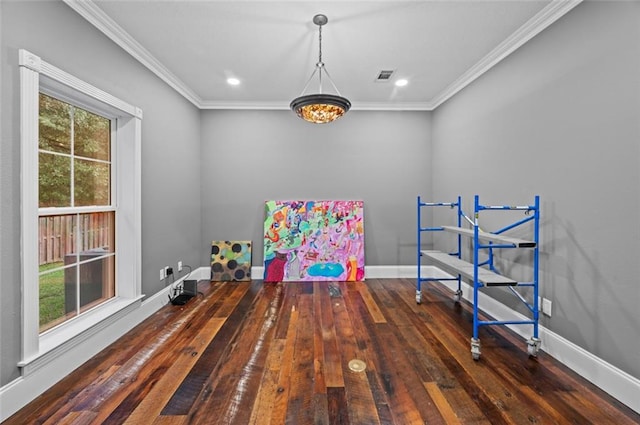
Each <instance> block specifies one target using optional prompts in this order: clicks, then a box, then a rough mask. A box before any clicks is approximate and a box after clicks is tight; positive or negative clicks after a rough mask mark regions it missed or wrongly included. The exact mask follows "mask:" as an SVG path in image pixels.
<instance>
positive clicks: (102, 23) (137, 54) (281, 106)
mask: <svg viewBox="0 0 640 425" xmlns="http://www.w3.org/2000/svg"><path fill="white" fill-rule="evenodd" d="M63 1H64V2H65V3H66V4H67V5H68V6H69V7H71V8H72V9H73V10H75V11H76V12H77V13H78V14H80V15H81V16H82V17H83V18H85V19H86V20H87V21H89V22H90V23H91V24H92V25H93V26H95V27H96V28H97V29H98V30H100V31H102V32H103V33H104V34H105V35H106V36H107V37H109V38H110V39H111V40H113V41H114V42H115V43H116V44H117V45H119V46H120V47H122V48H123V49H124V50H125V51H126V52H128V53H129V54H130V55H131V56H133V57H134V58H135V59H137V60H138V61H139V62H140V63H142V64H143V65H144V66H146V67H147V68H148V69H149V70H151V71H152V72H153V73H154V74H156V75H157V76H158V77H160V78H161V79H162V80H163V81H164V82H166V83H167V84H168V85H169V86H171V87H173V88H174V89H175V90H176V91H177V92H178V93H180V94H181V95H182V96H184V97H185V98H186V99H187V100H189V101H190V102H191V103H193V104H194V105H195V106H196V107H198V108H199V109H235V110H287V109H289V101H282V102H250V101H249V102H242V101H240V102H229V101H215V100H203V99H201V98H200V97H199V96H198V95H197V94H196V93H195V92H194V91H193V90H192V89H191V88H190V87H189V86H187V85H186V84H185V83H184V82H183V81H182V80H180V79H179V78H178V77H176V76H175V75H174V74H173V73H172V72H171V71H169V69H167V68H166V67H165V66H164V65H163V64H162V63H161V62H160V61H159V60H157V59H156V58H155V57H154V56H153V55H152V54H151V53H149V51H147V50H146V49H145V48H144V47H143V46H142V45H141V44H140V43H138V42H137V41H136V40H135V39H134V38H133V37H132V36H131V35H129V33H127V32H126V31H125V30H124V29H122V28H121V27H120V26H119V25H118V24H117V23H116V22H115V21H114V20H113V19H111V18H110V17H109V16H108V15H107V14H106V13H104V12H103V11H102V9H100V8H99V7H98V6H97V5H96V4H95V3H94V2H93V1H92V0H63ZM582 1H583V0H552V1H551V2H550V3H549V4H548V5H547V6H546V7H545V8H544V9H542V10H541V11H540V12H538V13H537V14H536V15H535V16H534V17H532V18H531V19H529V20H528V21H527V22H526V23H525V24H524V25H523V26H522V27H520V28H518V30H516V31H515V32H514V33H513V34H511V35H510V36H509V37H508V38H507V39H506V40H504V41H503V42H502V43H500V44H499V45H498V46H497V47H496V48H495V49H493V50H492V51H491V52H489V54H487V55H486V56H485V57H484V58H482V59H481V60H480V61H478V62H477V63H476V64H475V65H473V66H472V67H471V68H469V69H468V70H467V71H466V72H465V73H464V74H462V75H461V76H460V77H458V78H457V79H456V80H455V81H454V82H453V83H451V84H450V85H449V86H448V87H447V88H446V89H444V90H443V91H442V92H440V93H439V94H438V95H436V96H435V97H434V98H433V99H431V100H430V101H427V102H415V103H413V102H411V103H399V104H392V103H384V102H360V103H354V105H353V107H352V110H354V111H357V110H360V111H433V110H434V109H436V108H437V107H438V106H440V105H441V104H443V103H444V102H446V101H447V100H448V99H450V98H451V97H453V96H454V95H455V94H456V93H458V92H459V91H460V90H462V89H463V88H465V87H466V86H468V85H469V84H471V83H472V82H473V81H474V80H476V79H477V78H478V77H480V76H481V75H482V74H484V73H485V72H487V71H488V70H489V69H491V68H492V67H493V66H494V65H496V64H497V63H498V62H500V61H501V60H502V59H504V58H506V57H507V56H509V55H510V54H511V53H513V52H514V51H516V50H517V49H518V48H520V47H521V46H522V45H523V44H525V43H526V42H527V41H529V40H531V39H532V38H533V37H535V36H536V35H537V34H539V33H540V32H542V31H543V30H544V29H546V28H547V27H549V26H550V25H551V24H553V23H554V22H556V21H557V20H558V19H560V18H561V17H563V16H564V15H565V14H567V13H568V12H569V11H570V10H572V9H573V8H574V7H576V6H577V5H578V4H580V3H581V2H582Z"/></svg>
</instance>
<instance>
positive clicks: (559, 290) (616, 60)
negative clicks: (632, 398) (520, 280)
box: [432, 2, 640, 377]
mask: <svg viewBox="0 0 640 425" xmlns="http://www.w3.org/2000/svg"><path fill="white" fill-rule="evenodd" d="M639 117H640V3H638V2H585V3H582V4H581V5H579V6H578V7H577V8H575V9H574V10H573V11H572V12H570V13H569V14H568V15H567V16H565V17H564V18H562V19H561V20H560V21H559V22H557V23H555V24H554V25H553V26H552V27H550V28H549V29H547V30H546V31H544V32H543V33H542V34H540V35H538V36H537V37H535V38H534V39H533V40H531V41H530V42H529V43H527V44H526V45H525V46H524V47H522V48H521V49H520V50H518V51H517V52H516V53H515V54H513V55H511V56H510V57H508V58H507V59H506V60H505V61H503V62H502V63H500V64H499V65H498V66H496V67H495V68H494V69H492V70H491V71H490V72H488V73H487V74H485V75H484V76H482V77H481V78H480V79H479V80H477V81H476V82H474V83H473V84H472V85H471V86H469V87H468V88H466V89H465V90H463V91H462V92H461V93H459V94H458V95H457V96H456V97H454V98H453V99H452V100H450V101H449V102H448V103H446V104H445V105H443V106H441V107H440V108H438V109H437V110H436V112H435V113H434V116H433V131H434V132H433V135H432V137H433V156H434V165H433V188H434V197H436V198H438V199H439V198H447V199H448V198H450V197H453V196H455V195H458V194H461V195H463V196H464V197H465V198H466V203H467V210H469V208H472V204H471V202H472V201H473V199H472V196H473V195H474V194H479V195H480V196H481V201H482V200H484V201H486V202H485V203H487V204H492V203H527V202H530V201H531V200H532V199H533V195H534V194H539V195H540V196H541V200H542V231H541V238H542V244H541V256H542V260H541V288H542V295H543V296H545V297H547V298H549V299H551V300H552V301H553V315H552V317H551V318H544V319H543V320H542V323H543V324H544V326H546V327H547V328H549V329H551V330H552V331H554V332H556V333H558V334H560V335H561V336H563V337H565V338H567V339H568V340H570V341H572V342H573V343H575V344H577V345H579V346H581V347H583V348H585V349H586V350H588V351H589V352H591V353H593V354H595V355H596V356H598V357H600V358H602V359H604V360H606V361H608V362H610V363H611V364H613V365H615V366H617V367H619V368H620V369H622V370H624V371H626V372H628V373H630V374H631V375H633V376H635V377H640V315H639V314H638V305H639V304H640V284H639V282H638V277H639V276H640V261H638V259H639V258H640V244H639V243H638V242H639V241H640V225H639V224H638V219H637V217H638V211H639V206H640V191H639V184H638V183H639V182H640V125H639V124H638V122H640V121H639V120H640V118H639ZM445 159H448V161H446V162H445V161H444V160H445ZM498 214H499V213H498ZM490 216H491V214H489V213H487V214H483V215H482V217H488V218H489V217H490ZM482 217H481V219H482ZM485 223H487V226H490V225H493V224H495V223H493V222H492V221H491V219H489V220H488V221H485ZM481 225H482V221H481ZM523 259H526V255H525V256H524V258H523ZM506 267H507V268H512V267H513V264H507V265H506ZM512 271H513V272H514V273H516V274H518V273H522V274H525V271H522V270H517V269H516V268H515V267H513V270H512ZM492 293H493V291H492Z"/></svg>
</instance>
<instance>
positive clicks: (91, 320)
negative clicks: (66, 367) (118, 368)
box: [18, 296, 144, 376]
mask: <svg viewBox="0 0 640 425" xmlns="http://www.w3.org/2000/svg"><path fill="white" fill-rule="evenodd" d="M143 297H144V296H140V297H138V298H114V299H113V300H111V301H108V302H106V303H104V304H103V305H101V306H99V307H96V308H95V309H93V310H91V311H89V312H87V313H85V314H83V315H82V316H80V317H77V318H76V319H73V320H70V321H68V322H67V323H64V324H62V325H60V326H59V327H58V328H55V329H53V330H51V331H49V332H47V333H45V334H43V335H41V336H40V341H39V350H38V353H36V354H35V355H33V356H31V357H29V358H27V359H24V360H22V361H21V362H19V363H18V367H20V368H21V369H22V374H23V376H26V375H29V374H30V373H33V372H34V371H36V370H38V369H39V368H41V367H42V366H44V365H46V364H48V363H50V362H51V361H53V360H55V359H57V358H58V357H60V356H62V355H64V354H65V353H66V352H68V351H70V350H72V349H73V348H74V347H76V346H78V345H79V344H81V343H82V342H84V341H86V340H87V339H89V338H90V337H92V336H93V335H95V334H97V333H98V332H100V331H101V330H103V329H105V328H106V327H108V326H110V325H112V324H113V323H115V322H116V321H118V320H119V319H121V318H123V317H125V316H126V315H127V314H129V313H131V312H132V311H134V310H136V309H138V308H139V307H140V304H141V301H142V298H143Z"/></svg>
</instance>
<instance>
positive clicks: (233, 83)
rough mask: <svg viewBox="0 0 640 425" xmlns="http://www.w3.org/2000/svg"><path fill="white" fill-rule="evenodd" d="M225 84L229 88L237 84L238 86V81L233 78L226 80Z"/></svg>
mask: <svg viewBox="0 0 640 425" xmlns="http://www.w3.org/2000/svg"><path fill="white" fill-rule="evenodd" d="M227 84H229V85H230V86H237V85H238V84H240V80H238V79H237V78H233V77H231V78H227Z"/></svg>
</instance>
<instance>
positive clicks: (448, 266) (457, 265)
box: [416, 195, 540, 360]
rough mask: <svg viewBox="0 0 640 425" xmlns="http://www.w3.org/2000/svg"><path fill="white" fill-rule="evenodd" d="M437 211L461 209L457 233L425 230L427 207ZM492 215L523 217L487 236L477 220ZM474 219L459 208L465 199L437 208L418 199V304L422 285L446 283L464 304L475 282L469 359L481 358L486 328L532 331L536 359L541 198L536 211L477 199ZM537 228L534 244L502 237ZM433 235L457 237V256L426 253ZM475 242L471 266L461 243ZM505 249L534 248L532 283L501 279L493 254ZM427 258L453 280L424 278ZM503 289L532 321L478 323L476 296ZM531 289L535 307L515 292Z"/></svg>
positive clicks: (530, 342) (530, 350)
mask: <svg viewBox="0 0 640 425" xmlns="http://www.w3.org/2000/svg"><path fill="white" fill-rule="evenodd" d="M435 206H449V207H451V208H457V223H458V225H457V227H453V226H439V227H423V226H422V224H421V221H422V212H421V209H422V208H423V207H435ZM490 210H495V211H498V210H502V211H507V210H508V211H513V210H521V211H524V213H525V217H524V218H523V219H520V220H517V221H515V222H513V223H511V224H509V225H507V226H505V227H503V228H501V229H498V230H495V231H493V232H485V231H484V230H482V229H481V228H480V225H479V217H480V213H481V212H482V211H490ZM473 217H474V219H473V220H471V219H470V218H469V217H468V216H467V215H465V214H464V212H463V211H462V208H461V197H458V199H457V201H456V202H449V203H446V202H445V203H434V202H423V201H422V200H421V198H420V197H419V196H418V279H417V286H416V302H417V303H418V304H420V303H421V299H422V292H421V289H422V288H421V283H422V282H428V281H443V280H456V281H458V289H457V291H455V293H454V300H455V301H456V302H458V301H460V298H461V295H462V290H461V284H462V278H463V277H464V278H465V279H466V280H468V281H469V282H471V284H472V285H473V337H472V338H471V355H472V357H473V359H474V360H478V359H479V358H480V338H479V336H478V329H479V327H480V326H486V325H532V326H533V336H532V337H531V338H530V339H529V340H528V341H527V348H528V353H529V355H531V356H536V355H537V354H538V350H539V348H540V338H539V336H538V318H539V313H538V266H539V233H540V197H539V196H535V199H534V203H533V204H532V205H516V206H512V205H482V204H480V199H479V196H478V195H476V196H475V200H474V214H473ZM463 219H464V220H465V221H466V222H468V223H470V224H471V227H472V228H471V229H468V228H463V227H462V226H461V225H462V221H463ZM527 223H529V224H532V225H533V230H532V234H533V238H532V240H524V239H519V238H513V237H510V236H507V235H504V234H503V233H505V232H507V231H509V230H511V229H513V228H516V227H519V226H523V225H525V224H527ZM431 231H446V232H451V233H454V234H456V235H457V251H455V252H452V253H444V252H440V251H425V250H422V248H421V243H422V240H421V234H422V232H431ZM462 236H465V237H469V238H472V241H473V259H472V261H471V262H467V261H465V260H463V259H462V252H461V247H462V244H461V237H462ZM502 248H507V249H508V248H531V249H533V278H532V280H531V281H529V282H518V281H516V280H513V279H510V278H508V277H506V276H503V275H501V274H500V273H499V271H498V270H497V269H496V267H495V263H494V260H495V252H494V250H496V249H502ZM483 251H486V257H487V258H486V259H485V260H481V259H480V257H481V254H480V253H481V252H483ZM422 257H425V258H427V259H428V260H430V262H431V263H433V264H434V265H437V266H438V267H439V268H441V269H443V270H444V271H447V272H449V273H451V274H452V275H453V276H455V277H451V278H444V279H443V278H437V277H423V276H422V273H421V258H422ZM493 286H502V287H507V288H509V290H510V291H511V293H512V294H513V295H515V296H516V297H517V298H518V299H519V300H520V301H521V302H522V303H523V304H524V305H525V306H526V307H527V309H528V310H529V311H530V313H531V316H532V317H531V319H527V320H502V321H500V320H480V319H479V317H478V296H479V291H478V290H479V289H480V288H482V287H493ZM525 287H531V288H533V297H532V298H533V299H532V301H531V302H529V301H527V299H526V298H525V297H524V296H523V295H522V294H520V293H519V292H518V291H517V288H525Z"/></svg>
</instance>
